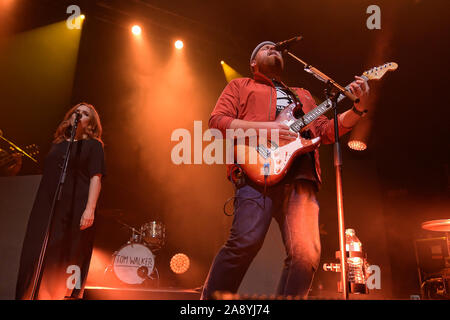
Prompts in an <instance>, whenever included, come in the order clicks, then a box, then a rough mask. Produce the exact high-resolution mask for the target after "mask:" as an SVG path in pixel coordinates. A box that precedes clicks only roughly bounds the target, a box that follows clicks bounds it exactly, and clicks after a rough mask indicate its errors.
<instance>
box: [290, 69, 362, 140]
mask: <svg viewBox="0 0 450 320" xmlns="http://www.w3.org/2000/svg"><path fill="white" fill-rule="evenodd" d="M361 77H362V78H364V80H366V81H367V80H369V79H368V78H367V77H366V76H364V75H362V76H361ZM349 88H350V85H348V86H346V87H345V90H347V91H349ZM343 99H345V96H344V95H343V94H339V96H338V98H337V102H338V103H339V102H341V101H342V100H343ZM332 107H333V104H332V102H331V99H327V100H325V101H324V102H322V103H321V104H319V105H318V106H317V107H316V108H314V109H313V110H311V111H309V112H308V113H306V114H305V115H304V116H303V117H301V118H300V119H298V120H297V121H295V122H294V123H293V124H291V125H290V128H291V129H292V130H293V131H295V132H299V131H301V130H304V129H306V128H307V127H308V126H309V125H310V124H311V123H312V122H313V121H314V120H316V119H317V118H318V117H320V116H321V115H323V114H325V113H326V112H327V111H329V110H331V109H332Z"/></svg>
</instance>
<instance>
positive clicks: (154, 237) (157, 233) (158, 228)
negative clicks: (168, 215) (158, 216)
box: [141, 221, 166, 251]
mask: <svg viewBox="0 0 450 320" xmlns="http://www.w3.org/2000/svg"><path fill="white" fill-rule="evenodd" d="M141 235H142V240H143V241H144V242H145V243H146V244H147V245H148V246H149V247H150V248H151V249H153V250H154V251H156V250H159V249H161V248H162V247H163V246H164V244H165V240H166V228H165V226H164V224H163V223H162V222H159V221H150V222H147V223H145V224H143V225H142V226H141Z"/></svg>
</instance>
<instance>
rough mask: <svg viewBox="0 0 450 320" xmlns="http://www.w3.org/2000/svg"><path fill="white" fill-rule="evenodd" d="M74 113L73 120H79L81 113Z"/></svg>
mask: <svg viewBox="0 0 450 320" xmlns="http://www.w3.org/2000/svg"><path fill="white" fill-rule="evenodd" d="M74 113H75V119H76V120H80V118H81V112H80V111H78V110H77V111H75V112H74Z"/></svg>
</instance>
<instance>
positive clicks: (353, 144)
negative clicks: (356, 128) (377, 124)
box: [348, 140, 367, 151]
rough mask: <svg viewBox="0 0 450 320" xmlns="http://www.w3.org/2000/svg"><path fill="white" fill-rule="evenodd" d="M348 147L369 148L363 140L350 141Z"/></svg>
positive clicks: (358, 149) (361, 149)
mask: <svg viewBox="0 0 450 320" xmlns="http://www.w3.org/2000/svg"><path fill="white" fill-rule="evenodd" d="M348 147H349V148H350V149H353V150H356V151H364V150H366V149H367V144H365V143H364V142H363V141H359V140H351V141H349V142H348Z"/></svg>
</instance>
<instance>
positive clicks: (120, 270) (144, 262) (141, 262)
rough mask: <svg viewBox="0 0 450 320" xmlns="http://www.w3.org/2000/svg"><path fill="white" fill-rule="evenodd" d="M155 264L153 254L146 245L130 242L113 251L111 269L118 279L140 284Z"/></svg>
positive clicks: (150, 272)
mask: <svg viewBox="0 0 450 320" xmlns="http://www.w3.org/2000/svg"><path fill="white" fill-rule="evenodd" d="M154 266H155V256H154V255H153V253H152V252H151V251H150V249H149V248H147V247H146V246H144V245H142V244H139V243H132V244H128V245H125V246H123V247H122V248H120V249H119V251H117V252H116V253H114V263H113V270H114V273H115V275H116V276H117V278H119V280H121V281H123V282H125V283H128V284H141V283H142V282H144V280H145V279H148V278H149V277H150V275H151V274H152V272H153V268H154Z"/></svg>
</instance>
